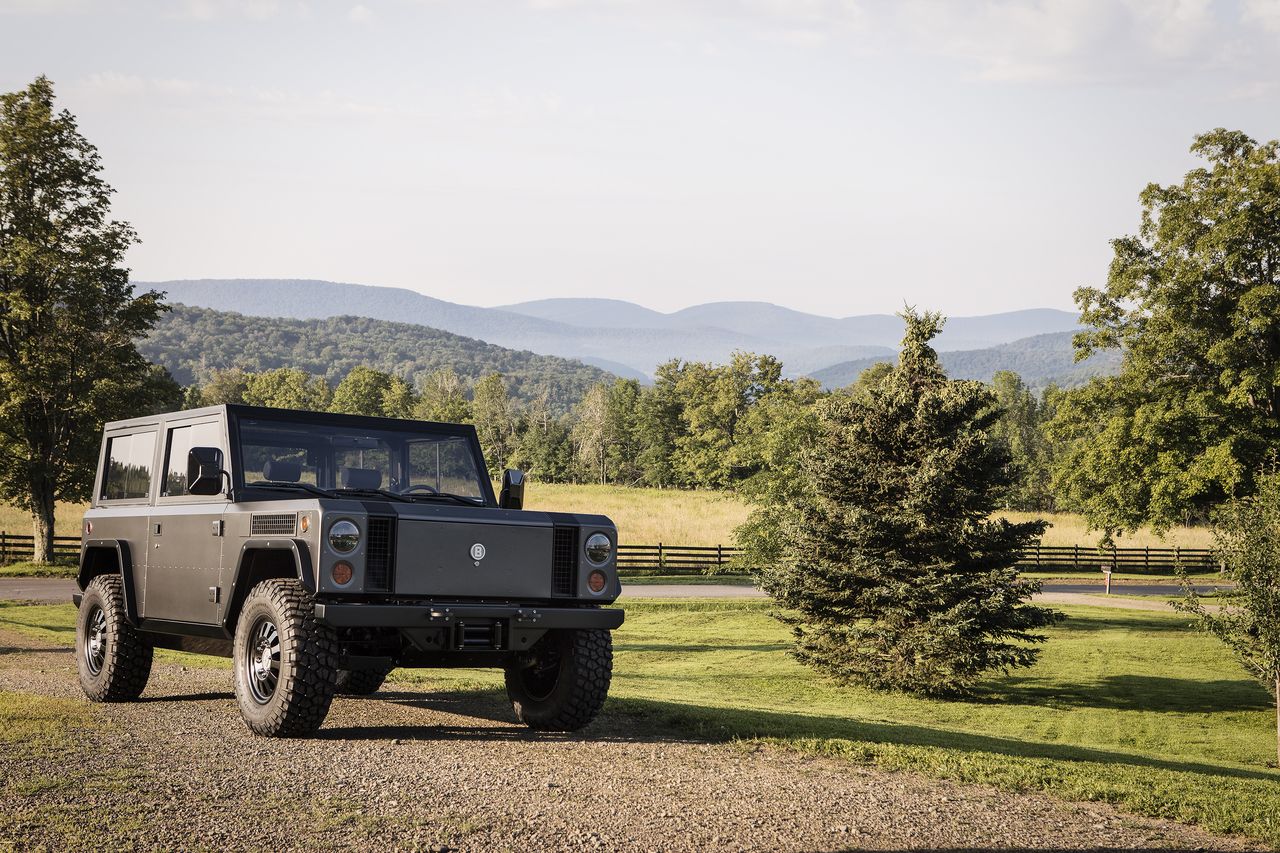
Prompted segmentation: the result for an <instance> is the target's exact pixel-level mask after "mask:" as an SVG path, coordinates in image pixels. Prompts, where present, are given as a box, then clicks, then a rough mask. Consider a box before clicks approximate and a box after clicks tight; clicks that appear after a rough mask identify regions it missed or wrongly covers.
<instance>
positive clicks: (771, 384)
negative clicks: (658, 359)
mask: <svg viewBox="0 0 1280 853" xmlns="http://www.w3.org/2000/svg"><path fill="white" fill-rule="evenodd" d="M781 378H782V362H780V361H778V360H777V359H776V358H774V357H773V356H770V355H760V356H757V355H755V354H753V353H744V352H735V353H734V354H733V356H732V358H731V359H730V361H729V363H728V364H725V365H711V364H705V363H702V362H696V361H694V362H689V363H687V364H685V365H684V367H683V369H682V370H681V373H680V378H679V380H677V382H676V393H677V394H679V395H680V397H681V398H682V399H683V400H684V409H683V413H682V417H683V420H684V423H685V430H684V432H683V434H681V435H680V436H679V437H678V438H677V439H676V448H677V450H678V451H679V455H678V457H677V458H678V468H679V470H680V471H681V472H682V473H683V474H684V475H685V476H686V477H687V478H688V482H689V484H691V485H694V486H701V487H708V488H725V487H727V486H729V485H730V484H731V483H732V482H733V481H734V479H735V472H734V470H733V447H734V442H735V441H736V439H737V433H738V425H739V423H740V422H741V421H742V419H743V418H745V417H746V414H747V412H748V411H749V410H750V409H751V407H752V406H753V405H754V404H755V403H756V402H758V401H759V400H760V399H762V398H764V397H765V396H767V395H768V394H769V393H770V392H772V391H774V390H775V389H776V388H777V387H778V385H779V383H780V382H781Z"/></svg>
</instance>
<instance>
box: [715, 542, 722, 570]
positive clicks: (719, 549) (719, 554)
mask: <svg viewBox="0 0 1280 853" xmlns="http://www.w3.org/2000/svg"><path fill="white" fill-rule="evenodd" d="M723 567H724V546H723V545H721V544H720V543H719V542H717V543H716V568H717V569H719V568H723Z"/></svg>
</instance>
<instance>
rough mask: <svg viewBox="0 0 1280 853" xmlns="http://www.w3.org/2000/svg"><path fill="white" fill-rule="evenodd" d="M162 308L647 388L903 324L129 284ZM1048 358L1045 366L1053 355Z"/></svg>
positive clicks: (804, 371) (711, 309) (871, 352)
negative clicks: (675, 366)
mask: <svg viewBox="0 0 1280 853" xmlns="http://www.w3.org/2000/svg"><path fill="white" fill-rule="evenodd" d="M137 284H138V285H139V286H141V287H151V288H155V289H157V290H163V291H165V292H166V293H167V294H168V299H169V301H171V302H179V303H184V304H187V305H194V306H202V307H205V308H212V309H216V310H219V311H235V312H238V313H240V314H247V315H255V316H260V317H284V318H292V319H322V318H331V317H340V316H352V317H367V318H372V319H375V320H387V321H393V322H397V323H401V324H416V325H419V326H428V327H431V328H433V329H440V330H443V331H446V332H451V333H453V334H455V335H462V336H465V337H468V338H475V339H479V340H482V341H485V342H488V343H490V344H495V345H497V346H500V347H505V348H508V349H515V350H528V351H531V352H535V353H541V354H544V355H554V356H560V357H563V358H572V359H577V360H580V361H582V362H585V363H587V364H591V365H594V366H596V367H598V368H601V369H603V370H607V371H609V372H610V373H613V374H615V375H618V376H625V377H631V378H647V377H649V376H651V375H652V373H653V370H654V368H655V367H656V366H657V365H658V364H661V363H662V362H664V361H667V360H669V359H671V358H682V359H690V360H699V361H717V362H721V361H724V360H725V359H727V357H728V356H729V354H730V353H732V352H733V351H734V350H746V351H751V352H759V353H769V354H771V355H775V356H777V357H778V358H780V359H782V361H783V364H784V365H785V367H786V372H787V373H788V375H792V376H796V375H809V374H811V375H819V374H821V375H828V374H830V375H832V376H842V375H846V374H847V373H848V372H849V371H850V370H854V369H856V365H857V364H859V363H863V362H869V363H874V362H875V361H879V360H884V359H886V358H889V359H891V358H892V357H893V353H894V352H895V350H896V347H897V344H898V341H899V338H900V337H901V333H902V321H901V320H899V319H898V318H897V317H894V316H891V315H888V314H870V315H864V316H855V317H843V318H834V317H822V316H819V315H816V314H806V313H804V312H801V311H794V310H791V309H789V308H783V307H780V306H777V305H773V304H770V303H765V302H713V303H707V304H704V305H695V306H693V307H690V308H685V309H683V310H681V311H676V312H673V313H670V314H664V313H662V312H659V311H653V310H650V309H648V308H644V307H642V306H640V305H635V304H633V303H630V302H624V301H621V300H615V299H542V300H537V301H533V302H522V303H519V304H516V305H506V306H502V307H500V308H481V307H477V306H471V305H459V304H456V303H453V302H446V301H444V300H440V299H434V298H432V297H430V296H425V295H423V294H421V293H417V292H415V291H411V290H404V289H400V288H389V287H370V286H367V285H358V284H341V283H337V282H329V281H310V280H283V279H265V280H264V279H201V280H185V281H160V282H138V283H137ZM1077 326H1078V319H1077V316H1076V315H1075V314H1074V313H1072V312H1070V311H1059V310H1055V309H1048V308H1044V309H1032V310H1026V311H1011V312H1007V313H1002V314H991V315H987V316H979V317H952V318H950V319H949V320H948V321H947V325H946V327H945V330H944V332H943V334H942V335H941V336H940V337H939V339H938V341H937V342H936V346H937V348H938V349H939V351H976V350H986V349H990V348H992V347H998V346H1000V345H1004V344H1010V343H1012V342H1014V341H1019V340H1021V339H1024V338H1028V337H1031V336H1038V335H1045V334H1052V333H1062V332H1072V331H1074V330H1075V329H1076V328H1077ZM1055 357H1056V356H1055Z"/></svg>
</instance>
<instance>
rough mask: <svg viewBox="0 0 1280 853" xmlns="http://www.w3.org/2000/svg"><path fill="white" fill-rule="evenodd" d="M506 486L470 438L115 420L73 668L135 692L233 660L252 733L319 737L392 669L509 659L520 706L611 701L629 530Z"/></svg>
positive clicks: (360, 423)
mask: <svg viewBox="0 0 1280 853" xmlns="http://www.w3.org/2000/svg"><path fill="white" fill-rule="evenodd" d="M523 493H524V478H523V475H522V474H521V473H520V472H518V471H506V472H504V474H503V480H502V489H501V493H500V494H499V495H498V496H495V495H494V492H493V485H492V484H491V482H490V480H489V475H488V472H487V471H486V469H485V464H484V457H483V456H482V455H481V452H480V445H479V442H478V441H477V439H476V432H475V429H474V428H473V427H470V426H462V425H455V424H439V423H425V422H418V421H406V420H394V419H389V418H368V417H358V416H354V415H338V414H325V413H315V412H296V411H289V410H284V409H266V408H258V407H253V406H234V405H228V406H214V407H210V408H203V409H195V410H192V411H186V412H175V413H172V414H167V415H156V416H153V417H145V418H134V419H132V420H127V421H117V422H114V423H110V424H107V426H106V428H105V430H104V434H103V439H102V450H101V454H100V456H99V462H98V476H97V480H96V481H95V488H94V497H93V504H92V507H91V508H90V509H89V511H88V512H87V513H85V518H84V532H83V542H82V546H81V552H80V572H79V578H78V585H79V588H80V590H81V592H80V593H79V594H77V595H76V596H75V597H74V600H75V603H76V605H77V606H78V607H79V611H80V612H79V618H78V621H77V625H76V661H77V665H78V667H79V671H80V682H81V685H82V686H83V687H84V691H85V693H86V694H87V695H88V696H89V698H90V699H93V700H96V701H99V702H113V701H128V700H132V699H136V698H137V697H138V696H139V695H140V694H141V693H142V690H143V688H144V687H145V686H146V683H147V678H148V676H149V675H150V672H151V659H152V652H153V650H154V649H156V648H164V649H179V650H182V651H187V652H197V653H204V654H216V655H223V656H227V657H230V658H231V659H232V662H233V670H234V673H235V694H236V699H237V700H238V703H239V706H240V711H241V713H242V715H243V716H244V720H245V722H246V723H247V724H248V726H249V728H250V729H252V730H253V731H255V732H257V733H259V734H262V735H269V736H280V737H287V736H298V735H306V734H309V733H311V732H313V731H315V730H316V729H317V728H319V726H320V724H321V723H322V722H323V721H324V717H325V715H326V714H327V713H328V711H329V705H330V702H331V701H332V698H333V696H334V694H335V693H349V694H371V693H373V692H375V691H376V690H377V689H378V688H379V687H380V686H381V685H382V682H383V679H385V678H386V676H387V673H389V672H390V671H391V669H392V668H393V667H398V666H407V667H439V666H447V667H458V666H462V667H500V668H502V669H503V670H505V673H506V686H507V693H508V695H509V696H510V698H511V702H512V705H513V706H514V709H515V714H516V716H517V718H519V719H520V720H521V721H522V722H524V723H525V724H527V725H528V726H530V727H531V728H534V729H541V730H549V731H573V730H576V729H579V728H581V727H583V726H585V725H586V724H587V723H589V722H591V720H592V719H593V718H594V717H595V716H596V714H597V712H599V710H600V707H601V706H602V705H603V704H604V700H605V696H606V694H607V693H608V690H609V680H610V677H611V674H612V668H613V645H612V639H611V635H610V633H609V632H610V630H611V629H614V628H617V627H618V626H619V625H621V624H622V619H623V613H622V611H621V610H618V609H614V608H608V607H605V606H604V605H608V604H611V603H612V602H613V601H614V599H616V598H617V597H618V594H619V592H620V591H621V588H620V586H619V583H618V574H617V571H616V567H615V551H616V546H617V539H618V534H617V530H616V528H615V527H614V525H613V523H612V522H611V521H609V519H608V518H605V517H604V516H601V515H581V514H575V513H557V512H531V511H525V510H523V509H522V508H521V507H522V503H523Z"/></svg>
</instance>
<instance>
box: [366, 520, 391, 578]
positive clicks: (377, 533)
mask: <svg viewBox="0 0 1280 853" xmlns="http://www.w3.org/2000/svg"><path fill="white" fill-rule="evenodd" d="M395 549H396V520H395V519H394V518H379V517H378V516H371V517H370V518H369V544H368V545H366V546H365V549H364V589H365V592H391V582H392V580H393V578H394V575H395Z"/></svg>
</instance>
